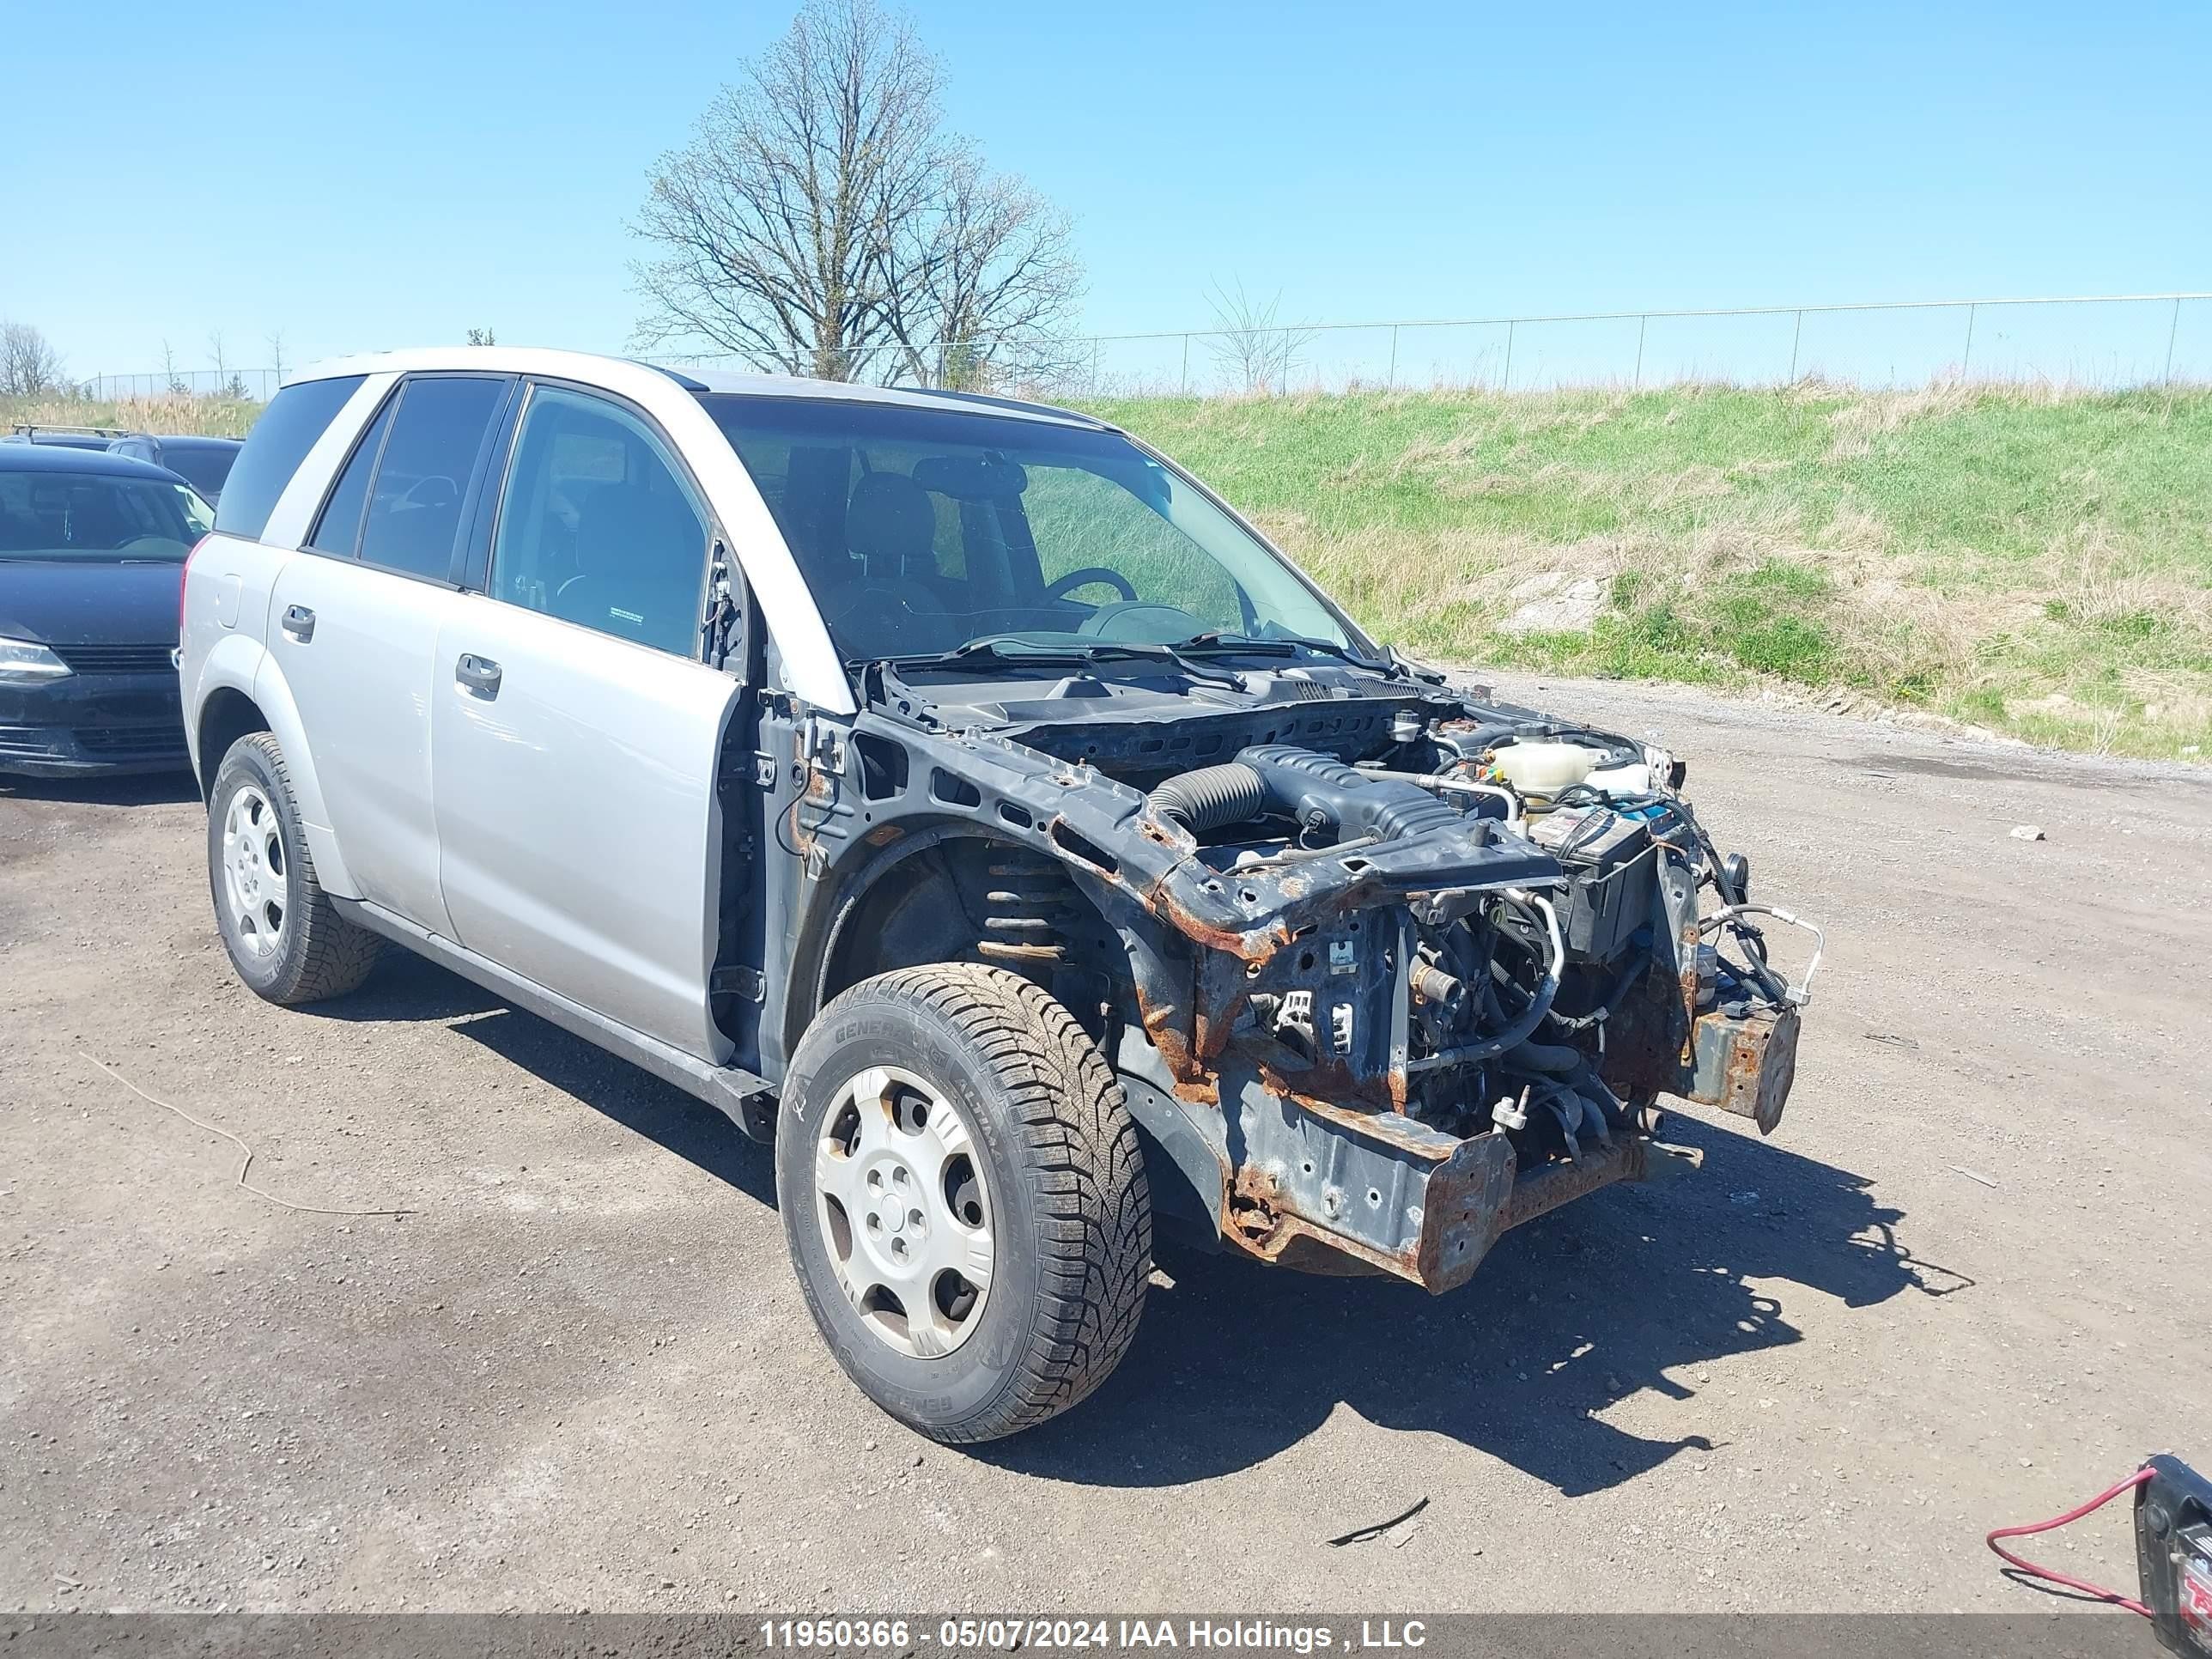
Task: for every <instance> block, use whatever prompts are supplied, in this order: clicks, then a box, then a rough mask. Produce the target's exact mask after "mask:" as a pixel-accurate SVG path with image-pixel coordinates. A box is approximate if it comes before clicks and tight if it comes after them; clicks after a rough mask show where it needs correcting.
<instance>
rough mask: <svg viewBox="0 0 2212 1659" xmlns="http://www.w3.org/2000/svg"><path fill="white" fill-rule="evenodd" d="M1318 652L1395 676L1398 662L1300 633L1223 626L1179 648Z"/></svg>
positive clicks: (1276, 653)
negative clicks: (1266, 633)
mask: <svg viewBox="0 0 2212 1659" xmlns="http://www.w3.org/2000/svg"><path fill="white" fill-rule="evenodd" d="M1301 646H1303V647H1305V648H1306V649H1307V650H1309V651H1318V652H1321V653H1322V654H1323V655H1325V656H1330V657H1336V658H1340V659H1342V660H1344V661H1346V662H1348V663H1350V664H1351V665H1352V666H1353V667H1354V668H1364V669H1365V670H1366V671H1368V672H1369V673H1370V674H1381V675H1383V677H1385V678H1389V679H1396V678H1399V675H1400V672H1401V670H1400V669H1399V667H1398V665H1397V664H1395V663H1391V662H1378V661H1376V659H1374V658H1372V657H1363V656H1361V655H1360V654H1359V653H1358V652H1357V651H1354V650H1353V649H1352V647H1350V646H1348V645H1339V644H1338V643H1337V642H1336V641H1334V640H1315V639H1309V638H1307V637H1306V636H1305V635H1303V634H1278V635H1273V636H1272V637H1270V638H1267V639H1261V638H1259V637H1257V636H1256V635H1250V634H1231V633H1230V632H1228V631H1227V630H1226V629H1219V628H1210V629H1206V632H1205V633H1203V634H1194V635H1191V637H1190V638H1188V639H1187V640H1185V641H1182V646H1181V647H1180V648H1182V649H1183V650H1186V651H1188V650H1191V649H1194V648H1195V649H1198V650H1202V651H1253V652H1258V653H1262V654H1264V655H1268V656H1288V655H1289V654H1290V653H1291V652H1292V651H1294V650H1296V649H1297V647H1301Z"/></svg>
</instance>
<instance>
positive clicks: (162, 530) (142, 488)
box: [0, 471, 215, 564]
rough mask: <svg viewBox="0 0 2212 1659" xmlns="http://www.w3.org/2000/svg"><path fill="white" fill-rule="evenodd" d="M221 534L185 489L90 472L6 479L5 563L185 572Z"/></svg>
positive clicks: (0, 501)
mask: <svg viewBox="0 0 2212 1659" xmlns="http://www.w3.org/2000/svg"><path fill="white" fill-rule="evenodd" d="M214 527H215V513H214V510H213V509H212V508H210V507H209V506H208V504H207V503H206V502H205V501H202V500H200V498H199V497H198V496H197V495H194V494H192V492H191V490H190V489H187V488H185V486H184V485H183V484H179V483H164V482H163V481H161V480H160V479H157V478H104V477H100V476H99V475H98V474H96V473H83V472H14V471H8V472H0V562H8V561H10V560H30V559H43V560H62V559H66V560H69V561H71V562H81V563H94V562H108V563H113V562H117V561H119V560H125V559H150V560H155V561H157V562H161V563H164V564H182V563H183V562H185V555H186V554H187V553H189V552H191V548H192V544H193V543H194V542H196V541H197V540H199V538H201V537H203V536H204V535H206V534H207V533H208V532H209V531H210V530H212V529H213V528H214Z"/></svg>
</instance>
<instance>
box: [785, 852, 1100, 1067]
mask: <svg viewBox="0 0 2212 1659" xmlns="http://www.w3.org/2000/svg"><path fill="white" fill-rule="evenodd" d="M898 827H899V828H900V829H901V830H902V833H901V834H900V835H899V836H898V838H897V839H896V840H895V841H892V842H890V844H888V845H886V846H883V847H880V848H863V849H861V850H863V851H864V852H865V853H866V856H865V857H861V858H859V859H856V860H850V861H849V863H848V867H847V868H845V869H843V870H842V871H840V870H837V869H835V868H833V869H832V870H831V871H830V872H829V874H828V875H827V877H826V878H824V879H823V881H822V882H821V883H820V884H818V885H817V889H816V895H817V896H816V902H815V903H814V904H813V906H812V907H811V912H810V914H809V915H808V916H807V918H806V920H805V923H804V924H803V925H802V926H801V927H800V928H799V930H798V932H797V936H796V941H795V943H796V948H795V949H794V950H793V954H792V958H791V975H790V978H789V980H788V981H787V987H788V988H787V995H786V1000H785V1005H784V1009H783V1018H782V1025H783V1037H784V1043H785V1048H784V1052H785V1053H787V1054H791V1053H794V1052H796V1050H797V1048H798V1045H799V1039H800V1038H801V1037H802V1036H804V1035H805V1031H806V1028H807V1027H808V1026H809V1025H810V1024H812V1023H813V1020H814V1018H815V1016H816V1015H817V1013H819V1012H821V1011H822V1009H823V1008H824V1007H825V1006H828V1005H829V1001H830V1000H832V999H833V998H835V997H836V996H837V995H838V994H840V993H841V992H842V991H845V990H847V989H848V988H849V987H852V986H854V985H857V984H859V983H860V981H863V980H866V979H872V978H873V977H875V976H876V975H878V974H885V973H890V972H893V971H895V970H896V969H902V968H918V967H924V966H927V965H930V964H933V963H952V962H970V963H985V964H987V965H989V966H994V967H1000V968H1009V969H1014V970H1015V971H1017V972H1024V974H1025V975H1026V976H1028V977H1030V978H1033V979H1036V980H1037V981H1038V982H1039V983H1040V984H1041V985H1043V986H1044V987H1045V988H1046V989H1047V990H1049V989H1050V988H1051V987H1050V983H1049V978H1048V975H1042V974H1041V973H1040V972H1038V971H1033V969H1036V967H1038V966H1040V965H1041V964H1036V963H1031V964H1028V965H1026V966H1025V965H1024V963H1023V961H1022V959H1021V958H1020V957H1014V956H1010V955H1008V954H1004V953H1001V954H996V955H994V954H990V953H987V952H984V951H980V950H979V949H978V945H979V944H980V942H981V940H982V939H984V938H985V936H986V930H985V929H984V928H983V927H982V926H981V915H979V914H978V911H977V907H978V906H979V905H980V904H981V903H982V902H984V900H985V898H986V894H985V893H984V892H983V891H981V890H979V889H978V888H977V887H976V886H975V882H974V881H973V879H964V880H963V872H962V870H961V868H960V865H961V863H962V862H963V859H962V856H961V855H962V854H967V855H968V861H972V860H973V858H974V857H975V854H978V853H979V852H980V853H981V854H983V855H985V856H988V855H989V854H994V853H1004V854H1009V855H1013V856H1025V857H1029V858H1032V859H1034V858H1036V856H1037V853H1036V846H1035V843H1034V842H1025V841H1024V840H1022V839H1020V838H1018V837H1017V836H1013V835H1011V834H1008V833H1006V832H1003V831H1000V830H998V829H994V827H993V826H991V825H989V824H987V823H979V822H977V821H976V820H975V819H973V818H964V817H963V818H955V817H934V816H933V817H922V818H921V819H918V820H908V821H907V822H906V823H902V824H900V825H899V826H898ZM1056 896H1057V897H1058V898H1059V899H1060V901H1061V902H1064V903H1067V904H1069V905H1072V906H1073V907H1076V908H1075V911H1074V918H1073V919H1074V920H1075V921H1076V922H1077V923H1078V924H1079V927H1080V929H1081V931H1082V932H1083V933H1085V934H1086V935H1088V934H1089V933H1091V929H1092V927H1095V928H1096V929H1097V931H1098V932H1099V933H1104V934H1110V932H1111V929H1110V927H1109V924H1108V923H1107V921H1106V919H1105V917H1104V915H1103V914H1102V913H1101V912H1100V911H1099V910H1098V908H1097V904H1096V903H1095V902H1094V901H1093V900H1092V899H1091V896H1089V895H1088V894H1087V893H1085V892H1084V891H1083V890H1082V888H1081V886H1080V885H1079V884H1076V883H1073V882H1072V881H1071V882H1069V883H1068V884H1067V886H1066V890H1065V892H1064V893H1061V894H1059V895H1056ZM930 920H935V921H939V923H941V925H940V926H938V927H930V926H928V925H927V923H928V921H930ZM915 924H919V925H915ZM1053 965H1058V964H1057V963H1054V964H1053Z"/></svg>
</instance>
